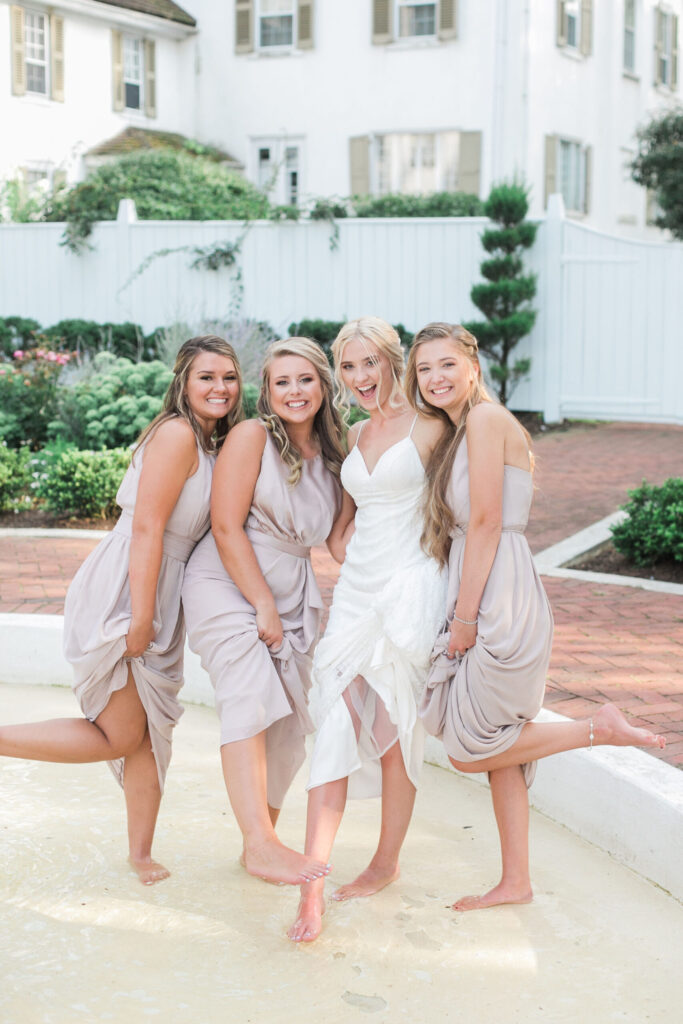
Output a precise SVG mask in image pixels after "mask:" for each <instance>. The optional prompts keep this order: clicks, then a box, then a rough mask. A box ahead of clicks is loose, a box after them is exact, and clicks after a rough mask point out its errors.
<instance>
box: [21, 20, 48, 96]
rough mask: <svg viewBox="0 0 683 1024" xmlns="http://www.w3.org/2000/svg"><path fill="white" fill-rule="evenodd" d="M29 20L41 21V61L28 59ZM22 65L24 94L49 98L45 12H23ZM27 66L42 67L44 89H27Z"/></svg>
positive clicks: (46, 21) (32, 58) (33, 58)
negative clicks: (24, 73) (24, 81)
mask: <svg viewBox="0 0 683 1024" xmlns="http://www.w3.org/2000/svg"><path fill="white" fill-rule="evenodd" d="M29 18H42V20H43V29H42V31H43V53H44V57H43V59H42V60H40V59H38V58H35V57H29V56H28V50H29V45H30V44H29V41H28V35H29ZM24 40H25V42H24V47H25V49H24V65H25V68H26V92H27V93H28V94H30V95H31V96H45V98H46V99H49V98H50V18H49V15H48V14H47V13H46V12H45V11H40V10H38V9H37V8H35V7H27V8H26V9H25V10H24ZM29 65H32V66H34V67H42V68H44V69H45V88H44V89H40V90H38V89H31V88H29V84H28V83H29Z"/></svg>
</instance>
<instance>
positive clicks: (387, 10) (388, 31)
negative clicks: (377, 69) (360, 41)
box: [372, 0, 394, 46]
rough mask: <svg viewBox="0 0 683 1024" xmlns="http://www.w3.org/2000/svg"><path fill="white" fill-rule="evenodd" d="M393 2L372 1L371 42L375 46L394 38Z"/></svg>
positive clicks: (388, 0) (390, 0) (386, 0)
mask: <svg viewBox="0 0 683 1024" xmlns="http://www.w3.org/2000/svg"><path fill="white" fill-rule="evenodd" d="M393 20H394V0H372V41H373V43H374V44H375V46H382V45H383V44H384V43H390V42H391V41H392V39H393V38H394V27H393Z"/></svg>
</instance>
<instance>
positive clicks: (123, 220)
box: [116, 199, 138, 224]
mask: <svg viewBox="0 0 683 1024" xmlns="http://www.w3.org/2000/svg"><path fill="white" fill-rule="evenodd" d="M137 219H138V211H137V210H136V209H135V200H134V199H119V208H118V210H117V212H116V223H117V224H135V222H136V221H137Z"/></svg>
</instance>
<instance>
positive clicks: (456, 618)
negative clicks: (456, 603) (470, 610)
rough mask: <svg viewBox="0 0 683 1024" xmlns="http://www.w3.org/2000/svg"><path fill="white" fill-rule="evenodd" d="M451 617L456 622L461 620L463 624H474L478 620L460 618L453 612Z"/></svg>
mask: <svg viewBox="0 0 683 1024" xmlns="http://www.w3.org/2000/svg"><path fill="white" fill-rule="evenodd" d="M453 618H454V619H455V621H456V622H462V624H463V626H476V624H477V622H478V621H479V620H478V619H471V620H470V619H461V618H460V616H459V615H456V614H455V612H453Z"/></svg>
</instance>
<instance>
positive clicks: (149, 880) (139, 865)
mask: <svg viewBox="0 0 683 1024" xmlns="http://www.w3.org/2000/svg"><path fill="white" fill-rule="evenodd" d="M128 862H129V864H130V866H131V867H132V868H133V870H134V871H136V872H137V876H138V878H139V879H140V881H141V882H142V884H143V885H154V883H155V882H163V880H164V878H168V877H169V875H170V874H171V872H170V871H169V870H168V868H165V867H164V865H163V864H159V863H158V862H157V861H155V860H152V858H151V857H142V858H140V860H136V859H135V858H134V857H129V858H128Z"/></svg>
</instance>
